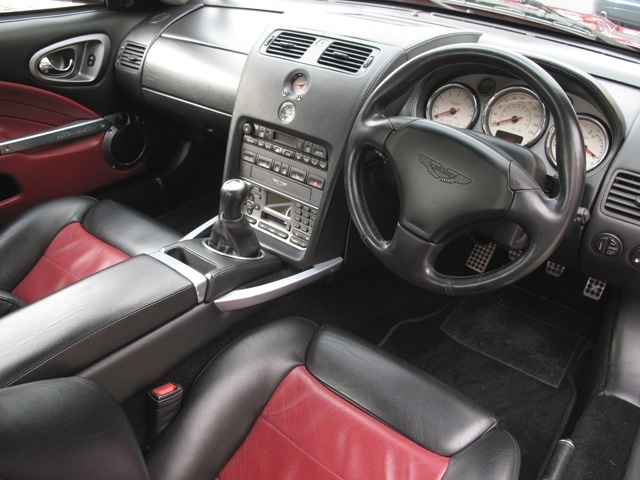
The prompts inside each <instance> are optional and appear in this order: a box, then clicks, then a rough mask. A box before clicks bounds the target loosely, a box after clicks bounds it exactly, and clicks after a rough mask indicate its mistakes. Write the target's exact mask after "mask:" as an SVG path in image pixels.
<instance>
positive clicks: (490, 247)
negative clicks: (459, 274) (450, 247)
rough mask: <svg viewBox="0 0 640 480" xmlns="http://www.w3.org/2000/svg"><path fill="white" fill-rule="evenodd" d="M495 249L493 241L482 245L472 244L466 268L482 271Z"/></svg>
mask: <svg viewBox="0 0 640 480" xmlns="http://www.w3.org/2000/svg"><path fill="white" fill-rule="evenodd" d="M495 251H496V244H495V243H493V242H489V243H486V244H484V245H478V244H476V245H474V247H473V250H471V253H470V254H469V258H467V263H466V265H467V268H469V269H470V270H473V271H474V272H477V273H484V271H485V270H486V269H487V265H489V262H490V261H491V257H493V252H495Z"/></svg>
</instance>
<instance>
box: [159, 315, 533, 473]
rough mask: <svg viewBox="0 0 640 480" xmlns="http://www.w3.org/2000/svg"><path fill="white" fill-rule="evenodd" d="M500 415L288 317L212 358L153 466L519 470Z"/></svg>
mask: <svg viewBox="0 0 640 480" xmlns="http://www.w3.org/2000/svg"><path fill="white" fill-rule="evenodd" d="M496 423H497V422H496V419H495V418H494V417H493V415H491V414H490V413H489V412H487V411H486V410H485V409H483V408H482V407H480V406H479V405H477V404H475V403H474V402H472V401H470V400H468V399H467V398H465V397H464V396H462V395H460V394H459V393H457V392H455V391H453V390H452V389H450V388H448V387H446V386H445V385H444V384H442V383H440V382H438V381H437V380H435V379H434V378H432V377H430V376H429V375H427V374H426V373H424V372H422V371H421V370H418V369H416V368H415V367H413V366H411V365H409V364H407V363H405V362H403V361H401V360H399V359H397V358H396V357H393V356H391V355H390V354H388V353H385V352H383V351H382V350H380V349H378V348H376V347H374V346H372V345H370V344H366V343H365V342H363V341H362V340H360V339H357V338H355V337H354V336H352V335H349V334H346V333H345V332H341V331H339V330H337V329H335V328H332V327H323V328H319V327H318V326H317V325H315V324H313V323H312V322H309V321H307V320H303V319H299V318H288V319H283V320H280V321H277V322H272V323H270V324H267V325H265V326H263V327H260V328H258V329H256V330H254V331H252V332H250V333H248V334H247V335H245V336H243V337H242V338H241V339H239V340H238V341H236V342H234V343H233V344H231V345H230V346H229V347H228V348H227V349H225V350H224V351H223V352H222V353H221V354H220V355H219V356H218V357H217V358H215V359H214V360H213V361H212V362H211V364H210V365H209V366H208V367H207V368H206V369H205V370H204V371H203V372H202V374H201V375H200V377H199V379H198V381H197V382H196V384H195V385H194V387H193V388H192V389H191V391H190V392H189V400H188V402H187V403H186V404H185V406H184V408H183V410H182V411H181V412H180V414H179V415H178V417H177V418H176V420H174V422H173V424H172V425H171V426H170V428H169V429H168V430H167V432H166V433H165V434H164V435H163V437H161V439H160V440H159V442H158V444H157V445H156V446H154V448H153V449H152V450H151V451H150V452H149V454H148V455H147V466H148V469H149V473H150V477H151V478H152V479H154V480H162V479H166V480H169V479H172V480H177V479H185V480H186V479H189V480H205V479H211V478H216V477H217V478H219V479H220V480H235V479H255V478H273V479H277V478H317V479H325V478H326V479H332V478H342V479H360V478H380V479H394V478H418V477H419V478H426V479H430V478H434V479H435V478H437V479H443V480H449V479H452V478H465V479H468V480H476V479H477V480H480V479H483V480H490V479H499V480H513V479H516V478H517V476H518V473H519V464H520V457H519V450H518V446H517V444H516V442H515V440H514V439H513V438H512V437H511V436H510V435H509V434H507V433H506V432H504V431H502V430H499V429H496ZM186 452H188V454H185V453H186Z"/></svg>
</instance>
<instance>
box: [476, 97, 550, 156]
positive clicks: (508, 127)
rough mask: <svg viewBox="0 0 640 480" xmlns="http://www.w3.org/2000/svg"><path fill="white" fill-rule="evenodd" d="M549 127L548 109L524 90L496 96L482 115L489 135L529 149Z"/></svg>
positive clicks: (484, 127)
mask: <svg viewBox="0 0 640 480" xmlns="http://www.w3.org/2000/svg"><path fill="white" fill-rule="evenodd" d="M546 126H547V109H546V107H545V106H544V104H543V103H542V101H541V100H540V98H539V97H538V96H537V95H536V94H535V93H533V92H532V91H531V90H529V89H528V88H524V87H510V88H505V89H504V90H501V91H500V92H498V93H496V94H495V95H494V96H493V97H491V99H490V100H489V102H488V103H487V108H486V109H485V111H484V114H483V115H482V128H483V129H484V131H485V133H488V134H491V135H493V136H494V137H499V138H503V139H505V140H508V141H510V142H513V143H518V144H520V145H522V146H525V147H528V146H529V145H532V144H534V143H535V142H537V141H538V140H539V139H540V137H541V136H542V133H543V132H544V129H545V127H546Z"/></svg>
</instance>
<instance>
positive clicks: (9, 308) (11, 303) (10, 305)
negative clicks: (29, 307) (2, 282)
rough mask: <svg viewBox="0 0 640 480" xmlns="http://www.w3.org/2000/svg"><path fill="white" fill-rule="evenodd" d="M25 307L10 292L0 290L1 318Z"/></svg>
mask: <svg viewBox="0 0 640 480" xmlns="http://www.w3.org/2000/svg"><path fill="white" fill-rule="evenodd" d="M22 307H24V302H23V301H22V300H20V299H19V298H18V297H16V296H15V295H11V294H10V293H9V292H4V291H2V290H0V317H2V316H3V315H6V314H7V313H11V312H13V311H15V310H18V309H19V308H22Z"/></svg>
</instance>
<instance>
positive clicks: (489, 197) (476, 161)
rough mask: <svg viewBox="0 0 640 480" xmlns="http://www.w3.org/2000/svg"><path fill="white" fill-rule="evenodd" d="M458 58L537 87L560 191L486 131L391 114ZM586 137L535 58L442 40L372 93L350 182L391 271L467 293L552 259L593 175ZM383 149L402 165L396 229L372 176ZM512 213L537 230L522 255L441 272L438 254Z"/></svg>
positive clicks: (351, 153)
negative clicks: (461, 272)
mask: <svg viewBox="0 0 640 480" xmlns="http://www.w3.org/2000/svg"><path fill="white" fill-rule="evenodd" d="M452 64H458V65H460V64H469V65H491V66H492V67H495V68H498V69H501V70H503V71H505V72H508V74H509V75H514V76H515V77H517V78H519V79H520V80H522V81H523V82H524V83H525V84H527V85H528V86H529V87H531V88H532V89H533V90H534V91H535V92H536V93H537V94H538V95H539V97H540V98H541V100H542V101H543V102H544V104H545V105H546V106H547V108H548V110H549V112H550V114H551V116H552V117H553V119H554V122H555V129H556V135H557V137H556V138H557V139H558V141H557V142H556V144H557V147H556V148H557V151H556V159H557V164H558V177H559V193H558V195H557V196H556V197H554V198H549V197H548V196H547V195H545V193H544V192H543V191H542V189H541V188H540V186H539V185H538V184H537V183H536V181H535V180H533V178H531V176H530V175H529V174H528V173H527V172H526V171H525V170H524V169H523V168H522V167H521V166H520V165H519V164H518V163H517V162H516V161H515V160H514V159H513V158H511V157H510V156H509V155H508V154H507V153H506V152H505V151H503V150H502V149H499V148H497V147H495V146H494V145H493V144H492V143H490V142H487V141H485V140H483V139H482V138H481V136H478V135H474V134H471V133H469V132H467V131H465V130H461V129H457V128H454V127H449V126H447V125H443V124H440V123H436V122H433V121H429V120H426V119H417V118H413V117H389V116H386V115H385V114H384V113H383V112H384V108H385V107H386V106H387V105H388V104H389V103H391V102H392V101H393V100H395V99H397V98H398V97H400V96H401V95H402V94H403V93H405V92H406V91H407V90H408V89H409V88H411V87H412V86H414V85H415V84H417V83H418V82H420V81H421V80H422V79H423V78H424V76H425V75H426V74H427V73H428V72H434V71H437V70H438V69H440V68H443V67H445V66H449V65H452ZM583 145H584V143H583V140H582V133H581V130H580V126H579V124H578V119H577V117H576V114H575V111H574V110H573V107H572V105H571V102H570V101H569V99H568V98H567V96H566V94H565V93H564V91H563V90H562V89H561V88H560V86H559V85H558V84H557V83H556V81H555V80H554V79H553V78H552V77H551V76H550V75H549V74H548V73H547V72H546V71H545V70H543V69H542V68H541V67H540V66H538V65H537V64H535V63H534V62H533V61H531V60H529V59H527V58H526V57H524V56H522V55H520V54H517V53H512V52H508V51H504V50H497V49H493V48H491V49H490V48H487V47H484V46H479V45H454V46H448V47H442V48H437V49H434V50H431V51H429V52H426V53H424V54H422V55H420V56H417V57H415V58H413V59H411V60H409V61H408V62H406V63H405V64H403V65H402V66H400V67H399V68H398V69H397V70H395V71H394V72H392V73H391V74H390V75H389V76H388V77H387V78H386V79H385V80H384V81H383V82H382V83H381V84H380V85H379V86H378V87H377V88H376V89H375V90H374V91H373V92H372V93H371V95H370V96H369V97H368V98H367V100H366V101H365V103H364V105H363V107H362V109H361V110H360V112H359V115H358V117H357V119H356V121H355V124H354V127H353V130H352V132H351V134H350V138H349V141H348V145H347V155H346V161H345V186H346V190H347V202H348V205H349V210H350V212H351V216H352V219H353V221H354V223H355V225H356V227H357V229H358V231H359V232H360V235H361V237H362V240H363V241H364V243H365V244H366V245H367V247H368V248H369V249H370V250H371V251H372V252H373V253H374V255H375V256H376V257H377V258H378V259H379V260H380V261H381V262H382V263H383V264H384V265H386V266H387V267H388V268H389V269H391V270H392V271H393V272H395V273H396V274H398V275H399V276H401V277H403V278H405V279H406V280H408V281H410V282H412V283H414V284H416V285H419V286H421V287H423V288H426V289H429V290H433V291H437V292H441V293H446V294H448V295H459V294H469V293H478V292H482V291H486V290H492V289H496V288H499V287H502V286H505V285H508V284H511V283H513V282H515V281H517V280H519V279H521V278H522V277H524V276H525V275H527V274H529V273H530V272H532V271H533V270H534V269H535V268H537V267H538V266H539V265H541V264H542V262H544V261H545V260H546V259H547V258H548V257H549V255H550V254H551V253H552V252H553V251H554V250H555V249H556V248H557V246H558V244H559V243H560V242H561V241H562V239H563V237H564V235H565V233H566V232H567V229H568V228H569V226H570V224H571V222H572V220H573V218H574V216H575V213H576V211H577V208H578V205H579V202H580V199H581V197H582V191H583V188H584V179H585V159H584V155H585V153H584V147H583ZM371 150H377V151H379V152H382V153H383V154H384V155H385V157H386V158H387V159H388V160H389V163H390V164H391V166H392V169H393V171H394V173H395V177H396V182H397V186H398V192H399V196H400V214H399V220H398V223H397V225H396V227H395V231H394V234H393V237H392V238H391V239H390V240H388V239H385V238H384V237H383V236H382V235H381V234H380V232H379V231H378V229H377V227H376V225H375V222H374V221H373V218H372V215H371V214H370V211H369V209H368V206H367V198H366V194H365V188H364V184H363V178H364V177H363V169H364V163H365V162H364V161H363V159H364V157H365V153H366V152H368V151H371ZM491 219H504V220H507V221H511V222H514V223H516V224H518V225H520V226H521V227H522V228H523V229H524V231H525V232H526V234H527V236H528V244H527V246H526V248H525V249H524V251H523V253H522V255H521V256H520V257H519V258H518V259H516V260H514V261H512V262H509V263H508V264H506V265H504V266H501V267H498V268H496V269H495V270H492V271H489V272H486V273H481V274H477V275H470V276H451V275H444V274H441V273H439V272H438V271H436V269H435V263H436V258H437V257H438V255H439V253H440V252H441V251H442V250H443V249H444V247H445V246H446V245H447V244H448V243H449V241H450V240H451V239H452V238H454V237H455V236H457V235H458V234H459V233H460V232H462V231H464V230H465V229H468V227H470V226H471V225H472V224H474V223H476V222H480V221H484V220H491Z"/></svg>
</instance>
